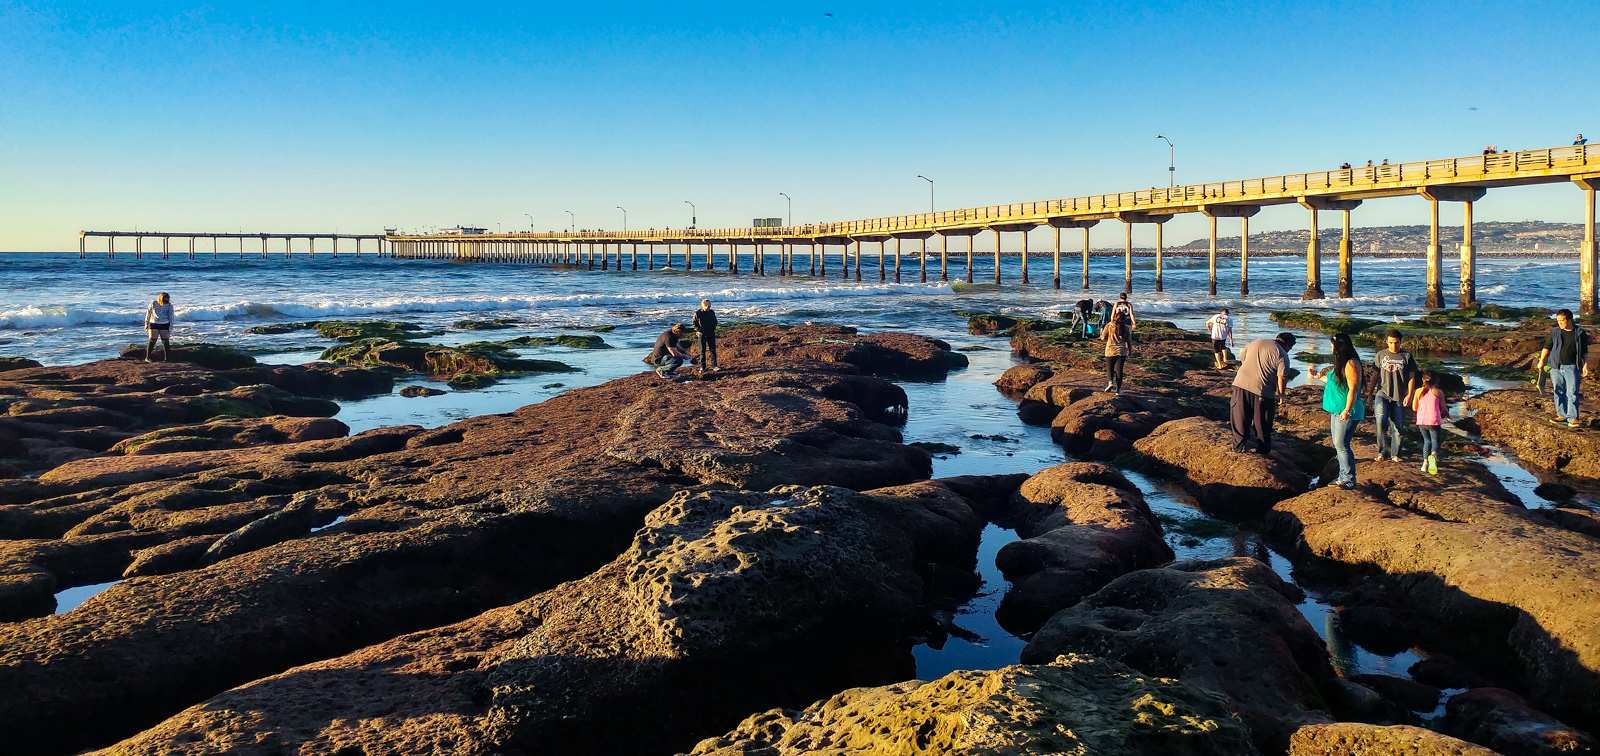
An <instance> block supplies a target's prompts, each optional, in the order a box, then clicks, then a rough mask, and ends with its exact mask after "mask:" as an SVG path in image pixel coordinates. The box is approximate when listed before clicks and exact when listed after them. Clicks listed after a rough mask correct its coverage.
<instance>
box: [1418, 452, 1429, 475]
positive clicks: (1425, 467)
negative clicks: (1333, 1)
mask: <svg viewBox="0 0 1600 756" xmlns="http://www.w3.org/2000/svg"><path fill="white" fill-rule="evenodd" d="M1430 459H1433V455H1432V454H1430V455H1428V457H1427V458H1426V459H1424V460H1422V464H1421V465H1420V466H1419V467H1417V472H1427V471H1428V460H1430Z"/></svg>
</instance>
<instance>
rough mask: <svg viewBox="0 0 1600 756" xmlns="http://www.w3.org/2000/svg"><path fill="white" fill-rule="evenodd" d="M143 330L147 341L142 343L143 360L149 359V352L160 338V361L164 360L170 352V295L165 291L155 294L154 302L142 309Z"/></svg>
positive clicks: (147, 360)
mask: <svg viewBox="0 0 1600 756" xmlns="http://www.w3.org/2000/svg"><path fill="white" fill-rule="evenodd" d="M144 332H145V335H146V336H147V337H148V338H149V341H147V342H145V345H144V361H145V362H149V361H150V353H151V352H152V351H154V350H155V348H156V339H161V361H162V362H166V361H167V357H168V356H169V355H170V353H171V352H172V297H169V296H167V293H166V292H164V291H163V292H161V293H160V294H157V295H156V299H155V301H154V302H151V303H150V306H149V307H148V308H146V309H145V311H144Z"/></svg>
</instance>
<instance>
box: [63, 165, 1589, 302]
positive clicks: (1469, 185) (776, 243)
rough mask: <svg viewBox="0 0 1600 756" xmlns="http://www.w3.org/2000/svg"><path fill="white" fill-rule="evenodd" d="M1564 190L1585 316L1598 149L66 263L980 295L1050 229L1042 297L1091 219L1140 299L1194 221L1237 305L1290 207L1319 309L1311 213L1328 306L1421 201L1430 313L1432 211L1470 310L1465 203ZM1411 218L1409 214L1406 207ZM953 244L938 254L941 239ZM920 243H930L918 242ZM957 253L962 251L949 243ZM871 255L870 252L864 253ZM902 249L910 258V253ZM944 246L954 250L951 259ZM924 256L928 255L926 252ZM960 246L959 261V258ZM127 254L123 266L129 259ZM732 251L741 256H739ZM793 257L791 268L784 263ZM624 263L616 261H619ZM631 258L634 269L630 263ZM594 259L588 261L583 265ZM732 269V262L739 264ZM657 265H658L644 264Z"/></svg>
mask: <svg viewBox="0 0 1600 756" xmlns="http://www.w3.org/2000/svg"><path fill="white" fill-rule="evenodd" d="M1560 183H1570V184H1572V185H1573V186H1574V188H1576V189H1577V190H1578V192H1576V193H1575V194H1574V195H1573V198H1574V200H1575V201H1580V202H1581V203H1582V206H1583V217H1584V221H1583V239H1582V241H1581V242H1580V246H1579V249H1578V250H1577V252H1578V259H1579V301H1580V308H1581V310H1582V311H1583V312H1584V313H1591V312H1595V311H1596V310H1597V305H1600V302H1597V300H1596V296H1597V286H1596V275H1597V266H1596V256H1597V250H1596V243H1595V191H1596V189H1600V145H1572V146H1568V147H1552V148H1546V149H1534V150H1519V151H1515V152H1499V153H1486V154H1481V155H1470V156H1465V157H1449V158H1441V159H1437V160H1423V161H1416V162H1408V163H1396V164H1393V165H1389V164H1383V165H1366V166H1360V167H1351V168H1344V167H1341V168H1337V169H1333V170H1320V171H1310V172H1305V173H1289V174H1283V175H1279V176H1269V177H1264V178H1251V179H1238V180H1232V181H1216V182H1208V183H1201V184H1186V185H1183V186H1173V187H1168V188H1150V189H1140V190H1137V191H1131V192H1118V193H1113V194H1095V195H1088V196H1082V197H1071V198H1064V199H1051V200H1039V201H1034V202H1018V203H1011V204H1005V205H989V206H986V207H972V208H961V209H954V210H936V211H933V212H927V213H916V214H911V215H895V216H887V217H880V218H866V219H861V220H847V221H838V222H829V223H813V224H805V225H789V226H776V227H753V226H752V227H742V228H678V229H645V230H617V231H604V230H601V231H593V230H585V231H577V230H569V231H565V232H561V231H547V232H513V233H481V234H476V233H475V234H460V233H453V234H399V233H385V234H382V235H340V234H282V233H270V234H266V233H263V234H182V233H164V232H114V231H84V232H80V236H79V252H80V254H83V253H84V247H83V239H84V238H85V237H108V239H107V244H108V247H107V249H108V252H111V251H112V250H113V247H114V244H115V240H116V238H119V237H132V238H133V239H135V244H136V245H139V244H141V243H142V240H143V239H145V238H149V237H158V238H162V239H163V243H162V249H163V255H165V254H167V251H166V250H167V246H168V245H167V242H168V240H170V239H171V238H178V239H187V240H188V242H189V254H191V255H193V254H194V240H195V239H197V238H200V239H205V238H210V239H212V240H213V243H212V250H213V251H212V253H213V254H216V251H215V250H216V241H215V240H216V239H218V238H224V239H238V240H239V251H240V253H241V254H242V253H243V249H244V240H245V239H253V240H254V239H259V241H260V248H261V250H262V253H263V254H265V250H266V249H267V240H268V239H280V240H283V241H284V248H285V250H287V249H288V245H289V243H290V242H289V240H291V239H302V238H303V239H310V240H313V243H314V240H318V239H330V240H332V241H331V244H332V247H333V250H331V251H337V247H338V241H339V240H340V239H356V240H357V250H358V251H359V249H360V242H361V240H364V239H374V240H376V242H377V250H376V251H377V253H378V254H379V255H387V256H390V257H393V258H399V259H452V260H461V261H497V262H521V263H532V264H545V265H562V266H580V267H585V266H586V267H587V268H589V269H594V268H596V267H597V263H598V268H599V269H600V270H603V271H605V270H616V271H622V270H625V269H626V270H635V271H636V270H640V269H641V264H642V269H644V270H647V271H648V270H655V269H657V268H658V267H659V268H661V269H675V268H678V267H680V262H681V268H682V269H685V270H689V269H696V268H697V262H698V269H699V270H706V271H710V270H714V269H716V268H718V267H719V260H720V267H723V268H725V269H726V270H727V271H728V272H729V273H739V272H740V271H741V270H746V271H749V272H750V273H753V274H756V275H767V274H768V270H767V265H768V262H769V259H768V258H769V256H772V255H774V254H775V255H776V260H777V263H778V269H777V271H776V272H775V273H776V275H782V276H789V275H796V274H798V272H799V271H800V270H804V271H805V273H806V274H808V275H812V276H827V275H829V273H828V266H829V256H830V254H831V253H830V250H832V249H835V248H836V249H837V250H838V254H837V256H836V257H835V259H836V260H837V261H838V265H837V268H838V270H839V275H840V277H841V278H843V279H845V280H851V279H853V280H856V281H860V280H862V259H863V257H864V256H865V255H870V254H873V253H875V256H876V258H877V278H878V280H880V281H887V280H889V279H890V277H891V276H892V278H893V280H894V281H901V280H902V279H903V273H902V263H903V261H904V259H905V258H906V257H907V256H908V255H914V257H913V259H914V261H915V262H916V276H917V280H919V281H927V280H928V279H929V275H930V271H929V260H930V254H935V255H937V270H936V275H937V276H938V280H941V281H948V280H950V276H951V269H952V264H951V263H952V260H951V258H952V257H955V258H956V262H958V263H960V262H962V261H963V260H964V265H963V267H962V272H963V273H964V278H965V280H966V281H968V282H972V280H973V258H974V252H973V239H974V237H975V236H977V235H979V234H985V233H988V234H993V235H994V241H995V251H994V253H993V257H994V283H995V284H1002V283H1003V281H1002V275H1001V267H1000V261H1001V257H1002V255H1012V254H1014V255H1017V256H1019V257H1020V267H1021V271H1020V273H1021V281H1020V283H1022V284H1025V285H1026V284H1032V283H1033V280H1032V276H1033V273H1032V270H1031V268H1030V262H1031V261H1033V260H1034V259H1035V258H1036V257H1038V256H1041V255H1042V254H1044V253H1045V252H1046V250H1033V249H1030V248H1029V246H1028V245H1029V237H1030V234H1029V232H1030V231H1033V230H1034V229H1037V228H1040V227H1048V228H1050V229H1051V230H1052V232H1053V234H1052V238H1053V242H1054V243H1053V246H1052V247H1051V248H1050V249H1049V250H1048V252H1049V254H1050V285H1051V286H1053V287H1055V288H1058V289H1059V288H1061V285H1062V255H1063V252H1064V250H1063V243H1064V242H1063V232H1064V231H1073V230H1076V231H1078V232H1080V233H1081V238H1082V249H1081V268H1082V269H1081V273H1080V276H1081V284H1082V286H1083V288H1085V289H1087V288H1089V254H1090V251H1089V229H1090V228H1091V227H1094V226H1096V225H1098V224H1099V223H1101V222H1102V221H1115V222H1120V223H1121V224H1122V226H1123V231H1124V248H1123V290H1124V291H1130V292H1131V291H1132V290H1133V285H1134V277H1133V231H1134V227H1135V226H1136V225H1137V224H1141V223H1143V224H1151V225H1153V226H1154V227H1155V272H1154V281H1153V289H1154V290H1155V291H1158V292H1159V291H1162V290H1163V286H1164V283H1163V280H1162V269H1163V262H1164V261H1163V247H1162V237H1161V230H1162V225H1163V224H1165V223H1166V222H1167V221H1169V220H1171V219H1172V218H1173V217H1176V216H1178V215H1181V214H1185V213H1199V214H1200V215H1203V216H1205V217H1206V218H1207V219H1208V220H1209V229H1210V246H1209V250H1208V274H1209V275H1208V284H1209V293H1210V294H1213V295H1215V294H1216V293H1217V290H1218V270H1217V223H1218V221H1219V219H1237V220H1238V222H1239V230H1240V234H1239V239H1240V247H1239V294H1240V295H1248V294H1249V293H1250V218H1251V217H1252V216H1254V215H1256V214H1257V213H1258V212H1260V210H1261V208H1263V207H1267V206H1270V205H1286V204H1297V205H1299V206H1301V207H1303V208H1305V210H1306V220H1307V227H1308V228H1309V229H1310V230H1311V233H1310V238H1309V241H1308V243H1307V247H1306V253H1305V260H1306V285H1305V290H1304V291H1303V293H1302V297H1303V298H1305V299H1321V298H1323V297H1324V296H1326V294H1325V293H1324V289H1323V278H1322V269H1323V265H1322V262H1323V261H1322V258H1323V250H1322V247H1321V243H1320V241H1319V238H1318V233H1317V231H1318V227H1319V223H1320V213H1323V212H1337V213H1340V221H1341V224H1342V228H1343V234H1342V236H1341V238H1340V241H1339V244H1338V250H1337V257H1338V274H1337V275H1338V278H1337V290H1336V291H1337V295H1338V296H1340V297H1350V296H1352V289H1353V279H1354V276H1353V267H1354V265H1353V261H1352V259H1351V245H1352V237H1351V216H1352V213H1354V212H1355V211H1356V210H1357V209H1358V208H1359V207H1361V205H1362V203H1364V202H1368V201H1373V200H1380V199H1395V198H1405V199H1407V200H1408V201H1417V200H1421V201H1422V202H1423V203H1426V205H1425V206H1426V210H1427V213H1428V219H1429V224H1430V235H1429V243H1428V246H1427V251H1426V282H1425V285H1426V292H1427V296H1426V303H1427V306H1428V307H1430V308H1439V307H1443V306H1444V305H1445V293H1444V284H1443V280H1442V270H1443V267H1442V262H1441V260H1442V255H1443V251H1442V250H1441V248H1440V243H1439V228H1440V211H1441V207H1440V206H1441V205H1449V204H1455V205H1459V206H1460V212H1461V216H1460V218H1461V228H1462V234H1463V236H1462V238H1463V241H1462V243H1461V244H1460V246H1459V248H1458V249H1457V254H1458V255H1459V260H1460V266H1459V270H1460V280H1459V288H1458V289H1457V296H1456V302H1457V304H1458V305H1459V306H1461V307H1471V306H1473V305H1474V304H1476V302H1477V276H1476V253H1475V251H1474V247H1473V242H1472V210H1473V203H1475V202H1477V201H1478V200H1480V199H1482V198H1483V197H1484V195H1485V194H1486V193H1487V192H1488V191H1489V190H1490V189H1499V188H1506V187H1516V186H1523V185H1530V184H1560ZM1419 209H1421V208H1420V206H1419ZM1006 234H1019V235H1020V236H1019V238H1020V239H1021V245H1020V249H1019V250H1018V251H1016V252H1014V253H1006V252H1002V251H1001V248H1002V246H1003V245H1002V242H1003V241H1004V240H1005V238H1006V237H1005V235H1006ZM952 239H955V240H957V243H956V244H954V245H952V244H951V240H952ZM930 242H931V243H930ZM963 242H964V243H963ZM874 245H875V247H874ZM913 245H915V249H914V250H912V249H911V247H912V246H913ZM952 247H955V249H952ZM930 248H933V249H930ZM963 248H964V249H963ZM138 249H139V247H138V246H136V252H135V254H139V252H138V251H137V250H138ZM742 250H745V251H742ZM801 254H804V256H805V263H804V266H803V267H797V263H796V258H797V256H799V255H801ZM624 255H626V262H625V261H624ZM641 256H642V257H643V261H642V263H641V260H640V258H641ZM597 258H598V260H597ZM741 258H743V259H744V260H745V261H746V262H744V263H741ZM658 261H659V262H660V264H659V265H658Z"/></svg>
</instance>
